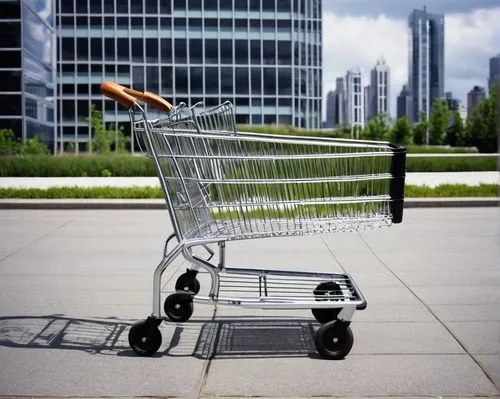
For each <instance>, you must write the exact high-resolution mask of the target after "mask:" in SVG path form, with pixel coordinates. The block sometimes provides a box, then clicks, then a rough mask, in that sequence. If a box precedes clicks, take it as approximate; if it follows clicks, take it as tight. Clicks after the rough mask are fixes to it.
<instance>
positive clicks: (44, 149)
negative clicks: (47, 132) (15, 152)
mask: <svg viewBox="0 0 500 399" xmlns="http://www.w3.org/2000/svg"><path fill="white" fill-rule="evenodd" d="M19 153H20V154H21V155H49V154H50V151H49V147H48V146H47V144H45V143H44V142H43V141H42V140H40V138H39V137H31V138H29V139H28V140H26V141H24V142H23V143H21V147H20V150H19Z"/></svg>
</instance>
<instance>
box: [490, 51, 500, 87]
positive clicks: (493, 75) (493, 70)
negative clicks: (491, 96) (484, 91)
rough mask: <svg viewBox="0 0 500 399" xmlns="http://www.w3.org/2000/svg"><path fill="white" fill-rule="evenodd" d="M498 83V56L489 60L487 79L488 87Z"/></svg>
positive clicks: (499, 80) (499, 70)
mask: <svg viewBox="0 0 500 399" xmlns="http://www.w3.org/2000/svg"><path fill="white" fill-rule="evenodd" d="M495 82H496V83H500V54H497V55H495V56H494V57H491V58H490V78H489V79H488V84H489V87H490V88H491V86H493V84H494V83H495Z"/></svg>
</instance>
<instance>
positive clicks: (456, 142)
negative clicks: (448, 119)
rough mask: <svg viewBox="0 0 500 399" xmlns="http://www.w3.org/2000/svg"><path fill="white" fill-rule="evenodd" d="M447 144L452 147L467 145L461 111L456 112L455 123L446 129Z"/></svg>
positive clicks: (454, 115)
mask: <svg viewBox="0 0 500 399" xmlns="http://www.w3.org/2000/svg"><path fill="white" fill-rule="evenodd" d="M445 144H448V145H450V146H452V147H462V146H464V145H465V125H464V121H463V119H462V116H461V115H460V112H454V114H453V123H452V125H451V126H450V127H448V130H447V131H446V138H445Z"/></svg>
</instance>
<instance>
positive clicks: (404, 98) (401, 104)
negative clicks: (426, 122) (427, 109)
mask: <svg viewBox="0 0 500 399" xmlns="http://www.w3.org/2000/svg"><path fill="white" fill-rule="evenodd" d="M409 95H410V92H409V91H408V86H407V85H404V86H403V88H402V89H401V91H400V93H399V95H398V98H397V100H396V101H397V103H396V117H397V119H399V118H402V117H403V116H404V117H406V118H408V109H407V108H408V107H407V103H408V97H409Z"/></svg>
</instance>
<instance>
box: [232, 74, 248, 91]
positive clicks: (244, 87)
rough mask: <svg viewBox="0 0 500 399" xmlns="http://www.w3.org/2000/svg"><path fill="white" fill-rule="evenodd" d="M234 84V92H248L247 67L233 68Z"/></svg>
mask: <svg viewBox="0 0 500 399" xmlns="http://www.w3.org/2000/svg"><path fill="white" fill-rule="evenodd" d="M235 84H236V90H235V93H237V94H248V68H236V69H235Z"/></svg>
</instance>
